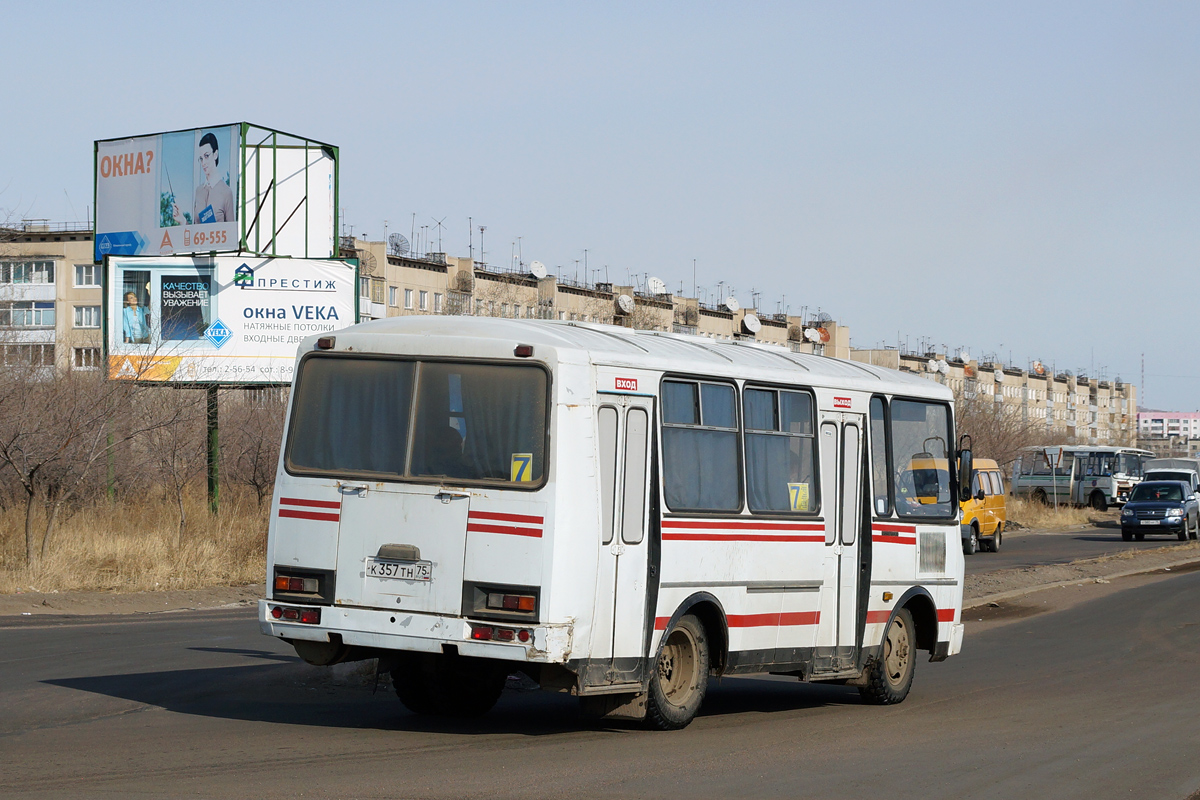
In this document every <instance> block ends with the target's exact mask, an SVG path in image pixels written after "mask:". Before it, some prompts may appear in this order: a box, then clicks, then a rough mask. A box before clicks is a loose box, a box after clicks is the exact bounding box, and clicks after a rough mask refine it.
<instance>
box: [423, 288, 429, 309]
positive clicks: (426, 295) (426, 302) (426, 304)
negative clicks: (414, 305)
mask: <svg viewBox="0 0 1200 800" xmlns="http://www.w3.org/2000/svg"><path fill="white" fill-rule="evenodd" d="M421 310H422V311H428V310H429V292H421Z"/></svg>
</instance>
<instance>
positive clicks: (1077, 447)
mask: <svg viewBox="0 0 1200 800" xmlns="http://www.w3.org/2000/svg"><path fill="white" fill-rule="evenodd" d="M1059 447H1061V448H1062V449H1063V450H1064V451H1065V452H1067V453H1081V454H1083V455H1088V454H1090V453H1133V454H1134V455H1137V456H1152V455H1154V451H1153V450H1143V449H1142V448H1140V447H1121V446H1117V445H1113V446H1107V445H1094V444H1047V445H1033V446H1030V447H1022V448H1021V449H1022V450H1027V451H1036V452H1039V453H1040V452H1041V451H1043V450H1046V449H1048V448H1053V449H1057V448H1059Z"/></svg>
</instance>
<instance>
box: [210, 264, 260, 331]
mask: <svg viewBox="0 0 1200 800" xmlns="http://www.w3.org/2000/svg"><path fill="white" fill-rule="evenodd" d="M233 285H234V286H240V287H241V288H243V289H247V288H249V287H251V286H253V285H254V270H253V269H251V268H250V265H249V264H242V265H241V266H240V267H238V268H237V269H235V270H234V271H233ZM218 346H219V345H218Z"/></svg>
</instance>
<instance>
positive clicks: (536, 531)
mask: <svg viewBox="0 0 1200 800" xmlns="http://www.w3.org/2000/svg"><path fill="white" fill-rule="evenodd" d="M467 533H503V534H507V535H509V536H532V537H534V538H536V539H540V538H542V529H541V528H517V527H514V526H512V525H473V524H471V523H469V522H468V523H467Z"/></svg>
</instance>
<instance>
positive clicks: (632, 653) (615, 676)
mask: <svg viewBox="0 0 1200 800" xmlns="http://www.w3.org/2000/svg"><path fill="white" fill-rule="evenodd" d="M601 397H602V400H601V406H600V409H599V411H598V424H597V430H598V434H599V437H600V441H599V456H600V460H599V468H600V473H601V474H600V488H601V532H600V555H599V570H598V575H597V587H596V605H595V610H596V613H595V619H594V625H593V634H592V658H591V665H590V666H589V668H588V670H587V673H586V674H585V680H584V682H585V684H587V685H592V686H596V685H606V684H614V683H617V684H619V683H627V682H634V681H640V679H641V674H640V672H639V670H640V668H641V661H642V657H643V656H644V655H645V652H644V651H645V647H646V617H647V613H648V611H647V602H646V598H647V584H648V579H649V549H650V542H649V538H650V536H649V531H650V526H649V524H648V523H649V520H648V512H649V508H650V496H649V494H650V493H649V487H650V464H651V458H650V456H651V453H650V450H651V441H652V436H651V431H652V427H651V424H652V422H653V415H654V407H653V398H650V397H640V396H631V395H619V396H606V395H601Z"/></svg>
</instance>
